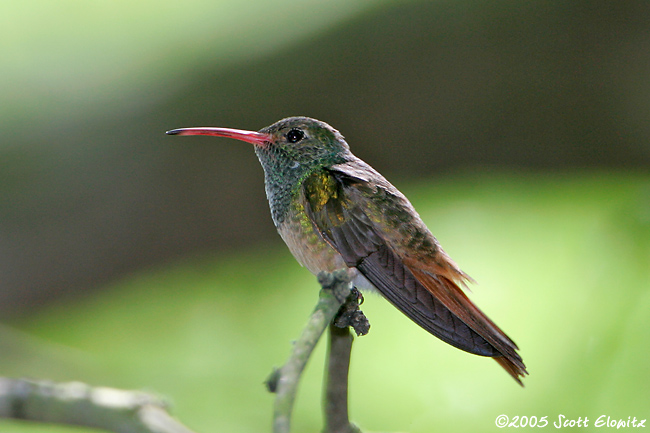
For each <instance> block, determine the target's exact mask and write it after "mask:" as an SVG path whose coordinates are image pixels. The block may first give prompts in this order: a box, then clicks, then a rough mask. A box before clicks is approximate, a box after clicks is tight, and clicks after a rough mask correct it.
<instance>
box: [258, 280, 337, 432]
mask: <svg viewBox="0 0 650 433" xmlns="http://www.w3.org/2000/svg"><path fill="white" fill-rule="evenodd" d="M318 281H319V282H320V284H321V286H322V287H323V289H322V290H321V291H320V294H319V298H318V303H317V304H316V308H314V312H313V313H312V314H311V316H310V318H309V321H308V323H307V326H305V328H304V329H303V331H302V334H301V335H300V338H299V339H298V340H297V341H296V342H295V343H294V346H293V350H292V352H291V356H290V357H289V359H288V360H287V362H286V364H284V366H282V368H280V369H279V370H276V371H274V372H273V373H272V375H271V377H270V378H269V380H268V381H267V385H268V387H269V389H270V390H271V391H274V392H276V393H277V395H276V398H275V405H274V414H273V431H274V432H275V433H289V431H290V429H291V412H292V410H293V402H294V400H295V397H296V391H297V389H298V383H299V381H300V376H301V374H302V371H303V370H304V368H305V365H306V364H307V361H308V360H309V356H310V355H311V352H312V351H313V349H314V347H315V346H316V343H317V342H318V340H319V339H320V337H321V335H322V334H323V331H325V328H327V326H328V325H329V324H330V323H331V322H332V319H333V318H334V316H335V315H336V313H337V312H338V310H339V308H340V307H341V304H342V303H343V301H344V300H345V299H346V298H347V296H348V294H349V293H350V279H349V277H348V274H347V272H345V271H336V272H334V273H332V274H330V273H324V272H322V273H321V274H319V275H318ZM346 329H347V328H346Z"/></svg>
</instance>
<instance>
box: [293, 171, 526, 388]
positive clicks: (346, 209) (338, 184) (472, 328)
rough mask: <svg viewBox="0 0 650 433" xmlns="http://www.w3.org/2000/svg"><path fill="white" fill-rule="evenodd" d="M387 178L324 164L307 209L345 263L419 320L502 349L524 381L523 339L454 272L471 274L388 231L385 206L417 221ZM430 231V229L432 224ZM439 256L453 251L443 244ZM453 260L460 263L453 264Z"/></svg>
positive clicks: (483, 350) (436, 331) (484, 347)
mask: <svg viewBox="0 0 650 433" xmlns="http://www.w3.org/2000/svg"><path fill="white" fill-rule="evenodd" d="M355 169H356V168H355ZM375 173H376V172H375ZM375 173H372V174H375ZM381 182H382V184H383V185H384V186H383V187H382V184H380V185H376V186H369V185H368V184H367V182H365V179H363V176H360V175H359V173H356V172H353V173H351V172H349V171H346V170H344V168H341V167H340V166H339V168H338V169H331V170H324V171H323V172H321V173H318V174H315V175H313V176H311V177H310V178H308V179H307V180H306V181H305V183H304V184H303V185H304V193H305V195H304V196H305V202H306V205H305V209H306V212H307V214H308V215H309V217H310V219H311V220H312V222H313V224H314V226H315V227H316V228H317V229H318V231H319V232H320V234H321V235H322V236H323V238H324V239H325V240H326V241H327V242H328V243H329V244H330V245H331V246H332V247H333V248H334V249H336V250H337V251H338V252H339V254H341V256H342V257H343V259H344V260H345V262H346V264H347V265H348V266H350V267H356V268H357V269H358V270H359V271H360V272H361V273H362V274H363V275H364V276H365V277H366V278H367V279H368V280H369V281H370V282H371V283H372V284H373V285H374V286H375V287H376V288H377V289H378V290H379V291H380V292H381V293H382V295H383V296H384V297H385V298H386V299H388V300H389V301H390V302H391V303H392V304H393V305H395V307H397V308H398V309H399V310H400V311H402V312H403V313H404V314H405V315H407V316H408V317H409V318H410V319H412V320H413V321H414V322H415V323H417V324H418V325H420V326H421V327H422V328H424V329H426V330H427V331H429V332H430V333H432V334H433V335H435V336H437V337H438V338H440V339H441V340H443V341H445V342H447V343H449V344H451V345H453V346H455V347H457V348H459V349H462V350H465V351H467V352H470V353H475V354H478V355H483V356H490V357H496V359H497V361H498V362H499V364H501V365H502V366H503V367H504V368H505V369H506V370H507V371H508V372H509V373H510V374H511V375H512V376H513V377H514V378H515V380H517V381H518V382H519V383H521V381H520V379H519V376H522V375H523V374H525V366H524V365H523V362H522V361H521V358H520V357H519V355H518V354H517V353H516V349H517V347H516V345H515V344H514V342H512V340H510V339H509V338H508V337H507V336H506V335H505V334H504V333H503V332H502V331H501V330H500V329H499V328H498V327H497V326H496V325H494V323H492V322H491V321H490V320H489V319H488V318H487V317H486V316H485V315H484V314H483V313H482V312H481V311H480V310H479V309H478V308H477V307H476V306H474V304H472V303H471V301H470V300H469V299H468V298H467V297H466V296H465V294H464V293H463V292H462V290H461V289H460V288H459V287H458V285H457V284H456V283H455V282H454V278H460V279H461V280H462V279H463V278H466V276H465V275H464V274H462V272H460V271H458V274H457V275H447V273H448V272H444V271H443V272H438V273H436V271H437V270H438V269H439V268H440V266H441V265H440V263H437V264H435V266H422V265H421V264H420V263H418V261H417V260H416V259H414V258H412V257H408V258H407V257H402V256H400V254H399V252H398V251H396V248H395V246H394V245H392V243H391V241H389V240H387V239H386V236H385V232H386V230H383V228H384V227H381V226H380V225H381V224H386V218H385V217H386V215H382V212H386V213H389V214H391V215H394V216H395V217H394V218H393V219H394V220H395V221H397V222H398V223H399V222H401V224H402V225H408V224H410V222H409V218H410V216H408V215H400V214H399V211H400V208H399V207H400V206H402V203H401V200H405V199H404V198H403V197H402V196H401V195H400V196H399V197H396V199H397V200H392V198H393V197H392V195H391V193H395V192H396V190H394V187H392V186H391V185H390V184H388V183H387V181H385V180H384V179H383V178H382V179H381ZM388 189H390V191H388ZM409 206H410V204H409ZM408 210H410V209H407V211H408ZM396 230H399V228H398V227H396ZM425 230H426V228H425ZM406 232H407V233H408V231H406ZM427 234H429V235H430V233H428V230H427ZM414 237H417V236H414ZM431 238H433V237H432V236H431ZM434 241H435V239H434ZM439 258H441V259H443V260H444V259H446V258H447V257H446V254H444V252H443V251H442V250H440V257H439ZM449 262H450V263H451V261H449ZM444 263H445V262H443V265H444ZM425 265H426V263H425ZM449 268H450V269H456V268H455V266H452V265H450V267H449ZM432 271H433V272H432ZM447 271H448V270H447ZM433 286H435V287H433Z"/></svg>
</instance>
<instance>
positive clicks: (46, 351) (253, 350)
mask: <svg viewBox="0 0 650 433" xmlns="http://www.w3.org/2000/svg"><path fill="white" fill-rule="evenodd" d="M397 186H398V187H399V188H400V189H402V190H403V191H404V192H405V193H406V194H407V196H409V198H411V200H412V202H413V203H414V205H415V207H416V208H417V209H418V210H419V211H420V213H421V215H422V217H423V219H424V220H425V221H426V222H427V224H428V225H429V227H430V228H431V229H432V231H433V232H434V234H436V235H437V237H438V239H439V240H440V241H441V243H442V245H443V246H445V249H446V250H447V251H448V252H449V253H450V255H451V256H452V257H453V258H454V259H455V260H456V261H457V262H459V263H460V264H461V265H462V267H463V269H464V270H466V271H467V272H468V273H469V274H470V275H472V276H473V277H474V278H475V279H476V280H477V281H478V282H479V285H478V286H475V287H474V288H473V293H472V294H471V297H472V299H473V300H475V301H476V302H477V304H478V305H479V306H481V308H482V309H483V310H484V311H486V313H488V315H490V316H491V317H492V318H493V319H494V320H495V321H496V322H497V324H499V325H500V326H501V327H502V328H503V329H504V330H506V332H507V333H508V334H509V335H510V336H511V337H512V338H513V339H514V340H515V341H516V342H517V343H518V344H519V346H520V348H521V353H522V355H523V358H524V360H525V362H526V364H527V365H528V367H529V371H530V376H529V377H527V378H526V379H525V385H526V387H525V388H524V389H521V388H519V387H518V386H517V385H516V384H515V383H514V382H513V381H512V380H511V379H510V378H509V377H508V376H507V375H506V374H504V372H503V371H501V370H500V368H499V367H498V366H497V365H496V363H494V362H493V361H490V360H487V359H484V358H480V357H476V356H471V355H468V354H466V353H464V352H461V351H459V350H457V349H454V348H452V347H450V346H447V345H445V344H443V343H441V342H440V341H438V340H436V339H434V338H432V337H431V336H430V335H428V334H427V333H425V332H424V331H422V330H420V329H419V328H417V327H416V326H414V325H413V324H412V323H411V322H410V321H408V320H406V319H405V318H404V317H403V316H402V315H400V314H399V313H398V312H397V311H396V310H395V309H394V308H392V307H391V306H390V305H389V304H388V303H387V302H385V301H383V300H382V299H380V298H379V297H377V296H372V295H368V296H366V302H365V303H364V304H363V309H364V312H365V313H366V315H367V316H368V317H369V319H370V322H371V325H372V328H371V331H370V334H369V335H368V336H366V337H362V338H358V339H356V341H355V346H354V351H353V358H352V367H351V388H350V393H351V403H350V404H351V418H352V419H353V420H354V421H356V422H357V423H359V424H360V425H361V426H362V427H363V428H364V429H365V430H364V431H369V432H372V431H383V432H390V431H409V432H413V433H417V432H422V433H430V432H431V431H454V432H478V431H493V430H494V429H495V428H496V427H495V425H494V421H495V418H496V417H497V416H498V415H500V414H507V415H508V416H510V417H511V418H512V417H513V416H515V415H527V416H533V415H535V416H538V417H541V416H544V415H547V416H548V417H549V421H551V422H553V421H555V420H556V419H557V417H558V415H559V414H563V415H565V416H567V417H570V418H571V417H575V418H577V417H578V416H582V417H585V416H587V417H589V419H590V420H592V422H593V421H594V420H595V419H596V418H597V417H598V416H600V415H601V414H606V415H610V416H612V417H613V418H624V419H627V417H628V416H636V417H637V418H644V417H648V413H649V412H648V409H649V407H648V402H649V401H650V391H649V389H648V387H647V384H648V382H649V381H650V370H649V369H648V367H647V359H648V357H649V356H650V348H649V346H648V344H647V343H648V341H650V333H649V332H650V331H649V330H650V319H649V318H648V314H647V312H648V311H649V310H650V290H649V289H650V177H649V176H648V175H647V173H637V174H634V173H612V172H602V171H601V172H584V173H580V174H574V175H565V174H557V175H524V174H510V175H506V174H496V173H488V172H483V173H472V174H469V173H466V174H464V175H462V176H460V175H459V176H454V177H445V178H443V179H440V180H438V181H436V182H426V183H425V182H422V183H418V184H405V185H402V184H399V183H398V185H397ZM317 289H318V285H317V283H316V281H315V279H314V277H312V276H311V275H310V274H309V273H308V272H307V271H306V270H304V269H300V268H299V266H298V265H297V264H296V263H295V261H294V259H293V258H292V257H291V256H290V254H289V253H288V251H287V250H286V248H284V247H283V246H279V245H276V244H274V245H269V246H262V247H260V248H258V249H257V251H255V252H250V251H241V252H239V253H237V252H234V251H233V252H230V253H221V254H218V255H216V256H201V257H195V258H188V259H186V260H184V261H181V262H178V263H177V264H176V265H174V266H165V267H162V268H152V269H150V270H148V271H145V272H140V273H137V274H134V275H131V276H128V277H125V278H123V279H122V280H121V281H118V282H116V283H114V284H110V285H108V286H106V287H104V288H103V289H102V290H101V291H100V292H95V293H93V294H92V295H88V296H86V297H85V298H79V299H77V300H76V301H74V302H68V303H60V304H58V305H52V306H50V307H48V308H45V309H43V310H42V311H39V312H38V313H36V314H34V315H33V316H31V317H29V318H24V319H20V320H18V319H17V320H14V321H13V322H11V323H7V324H5V325H3V326H2V327H1V328H0V334H1V338H0V353H2V357H0V371H1V372H2V374H3V375H10V376H29V377H38V378H50V379H53V380H57V381H64V380H82V381H86V382H88V383H91V384H94V385H106V386H114V387H123V388H139V389H145V390H148V391H153V392H157V393H161V394H164V395H167V396H169V397H170V398H171V399H172V401H173V404H174V408H175V410H174V413H175V414H176V415H177V416H178V417H179V418H180V419H181V420H182V421H183V422H184V423H186V424H187V425H188V426H190V427H191V428H193V429H195V430H196V431H197V432H209V431H228V432H233V433H235V432H251V433H252V432H260V431H268V429H269V426H270V418H271V407H272V396H271V395H269V394H267V392H266V391H265V389H264V387H263V385H262V382H263V380H264V379H265V378H266V376H267V375H268V373H270V371H271V367H272V366H274V365H280V364H282V362H283V361H284V360H285V358H286V356H287V355H288V353H289V341H291V339H292V338H295V337H296V336H297V335H298V333H299V331H300V330H301V328H302V326H303V324H304V322H305V320H306V316H307V314H308V313H309V312H310V311H311V308H312V306H313V304H314V303H315V301H316V290H317ZM323 347H324V345H323V344H320V345H319V348H318V350H317V352H316V353H315V354H314V357H313V358H312V361H311V363H310V365H309V366H308V370H307V372H306V377H305V379H304V382H303V383H302V386H301V389H300V392H299V396H298V402H297V407H296V418H295V431H319V429H320V387H321V374H322V367H323V356H324V353H323ZM547 428H553V427H552V426H549V427H547ZM0 430H1V431H11V432H15V433H28V432H29V433H36V432H38V433H45V432H47V433H52V432H66V433H67V432H73V431H74V432H81V431H85V430H83V429H77V428H74V429H72V428H59V427H49V426H32V425H30V424H27V423H21V422H13V421H11V422H10V421H0Z"/></svg>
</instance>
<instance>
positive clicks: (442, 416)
mask: <svg viewBox="0 0 650 433" xmlns="http://www.w3.org/2000/svg"><path fill="white" fill-rule="evenodd" d="M0 53H1V54H2V60H1V62H2V68H0V82H1V83H2V85H0V125H2V138H1V139H0V257H1V260H0V375H3V376H11V377H23V376H26V377H31V378H42V379H52V380H57V381H68V380H82V381H86V382H88V383H90V384H93V385H105V386H113V387H121V388H129V389H130V388H138V389H144V390H148V391H152V392H155V393H160V394H163V395H166V396H168V397H169V398H170V399H171V400H172V402H173V405H174V414H175V415H177V416H178V417H179V419H181V420H182V421H183V422H184V423H186V424H187V425H188V426H190V427H191V428H193V429H195V430H196V431H197V432H199V433H200V432H208V431H229V432H260V431H268V430H269V428H270V418H271V406H272V396H271V395H269V394H267V393H266V391H265V390H264V388H263V386H262V382H263V380H264V379H265V378H266V376H267V375H268V373H269V372H270V371H271V368H272V366H274V365H280V364H282V362H284V360H285V359H286V357H287V355H288V353H289V349H290V344H289V342H290V341H291V340H292V339H294V338H296V337H297V336H298V334H299V332H300V330H301V329H302V326H303V325H304V323H305V321H306V318H307V315H308V313H309V312H310V311H311V309H312V307H313V305H314V303H315V302H316V296H317V290H318V285H317V283H316V281H315V279H314V278H313V277H312V276H311V275H310V274H309V273H308V272H307V271H306V270H304V269H302V268H300V267H299V266H298V265H297V264H296V262H295V261H294V259H293V258H292V257H291V255H290V253H289V252H288V251H287V249H286V247H284V245H283V244H282V242H281V240H280V239H279V237H278V236H277V234H276V233H275V229H274V228H273V225H272V223H271V219H270V216H269V214H268V205H267V203H266V199H265V197H264V191H263V179H262V170H261V168H260V167H259V164H258V163H257V161H256V158H255V156H254V154H253V152H252V149H250V147H249V146H248V145H245V144H243V143H239V142H233V141H228V140H225V139H209V138H205V137H194V138H190V139H188V138H177V137H168V136H165V135H164V131H165V130H168V129H172V128H177V127H184V126H203V125H206V126H207V125H210V126H229V127H235V128H242V129H260V128H262V127H264V126H266V125H268V124H271V123H273V122H274V121H276V120H278V119H280V118H282V117H286V116H290V115H308V116H311V117H316V118H319V119H321V120H324V121H326V122H328V123H330V124H332V125H333V126H334V127H336V128H337V129H339V130H340V131H341V132H342V133H343V134H344V135H345V136H346V137H347V139H348V142H349V143H350V144H351V147H352V150H353V151H354V152H355V154H357V155H358V156H360V157H361V158H363V159H364V160H366V161H367V162H369V163H370V164H371V165H373V166H374V167H375V168H377V169H378V170H379V171H380V172H382V173H383V174H384V175H385V176H386V177H387V178H388V179H389V180H391V181H392V182H393V183H394V184H395V185H396V186H397V187H398V188H400V189H401V190H402V191H403V192H404V193H405V194H406V195H407V196H408V197H409V198H410V199H411V201H412V202H413V204H414V205H415V207H416V208H417V209H418V211H419V212H420V214H421V216H422V217H423V219H424V220H425V222H427V224H428V225H429V227H430V228H431V229H432V231H433V232H434V234H435V235H436V236H437V237H438V239H439V240H440V241H441V243H442V244H443V246H444V247H445V249H446V250H447V251H448V252H449V253H450V255H451V256H452V257H453V258H454V259H455V260H456V261H457V262H458V263H459V264H460V265H461V266H462V267H463V269H464V270H465V271H467V272H468V273H469V274H470V275H471V276H472V277H474V279H476V280H477V281H478V282H479V284H478V285H477V286H475V287H474V288H473V293H472V294H471V297H472V299H473V300H475V301H476V302H477V304H478V305H480V307H481V308H482V309H483V310H484V311H486V312H487V313H488V314H489V315H490V316H491V317H492V318H493V319H494V320H495V322H497V324H499V325H500V326H501V327H502V328H503V329H504V330H506V332H507V333H508V334H509V335H510V336H511V337H512V338H513V339H514V340H515V341H516V342H517V343H518V344H519V346H520V347H521V353H522V356H523V358H524V360H525V361H526V364H527V365H528V366H529V371H530V376H529V377H527V378H526V379H525V383H526V388H524V389H520V388H519V387H518V386H517V385H516V384H515V383H514V382H513V381H512V380H511V379H510V378H509V377H508V376H507V375H506V374H504V373H503V371H500V368H499V367H498V366H497V365H496V364H495V363H494V362H493V361H490V360H486V359H483V358H480V357H475V356H470V355H468V354H466V353H463V352H461V351H458V350H456V349H453V348H451V347H449V346H447V345H445V344H443V343H441V342H439V341H438V340H436V339H434V338H432V337H431V336H429V335H428V334H426V333H425V332H424V331H422V330H420V329H419V328H418V327H417V326H415V325H413V324H412V323H410V322H409V321H408V320H407V319H405V318H404V317H403V316H401V314H400V313H399V312H397V311H396V310H395V309H394V308H393V307H391V306H390V305H388V303H386V302H385V301H383V300H382V299H381V298H379V297H377V296H367V297H366V302H365V303H364V307H363V308H364V311H365V312H366V314H367V316H368V317H369V319H370V322H371V324H372V329H371V332H370V334H369V335H368V336H366V337H363V338H359V339H357V340H356V342H355V347H354V352H353V360H352V366H351V370H352V371H351V384H350V387H351V389H350V393H351V396H350V398H351V402H350V405H351V408H350V411H351V417H352V419H353V420H354V421H356V422H357V423H358V424H359V425H361V426H362V427H363V428H364V429H365V430H367V431H375V432H379V431H381V432H398V431H399V432H406V431H408V432H422V433H428V432H433V431H458V432H477V431H494V430H498V428H497V427H496V426H495V418H496V417H497V416H498V415H500V414H506V415H508V416H509V417H511V418H512V417H514V416H516V415H520V416H522V415H526V416H537V417H542V416H545V415H546V416H548V419H549V420H550V421H551V423H552V422H553V421H555V420H557V417H558V416H559V415H560V414H562V415H565V416H566V417H569V418H577V417H579V416H581V417H583V418H584V417H585V416H586V417H589V419H590V420H591V423H592V424H591V426H592V428H593V422H594V421H595V419H596V418H597V417H598V416H600V415H602V414H605V415H608V416H611V417H612V418H617V419H620V418H622V419H625V420H627V418H628V416H632V417H634V416H636V417H637V418H648V417H650V391H649V389H650V388H649V387H648V384H649V382H650V367H648V363H647V359H648V357H649V356H650V346H649V344H648V343H649V341H650V331H649V329H650V319H649V318H648V311H649V310H650V290H649V289H650V172H649V170H648V167H649V164H650V142H649V140H648V137H650V61H649V59H650V57H649V56H648V53H650V3H647V2H645V1H636V2H635V1H621V2H605V1H595V2H586V1H584V2H581V1H578V2H569V1H566V2H563V1H559V2H543V1H527V2H521V1H495V2H490V3H485V2H477V1H436V2H424V1H405V2H399V3H397V2H388V1H364V2H343V1H339V0H334V1H329V2H322V1H303V2H298V1H295V0H275V1H262V0H257V1H252V2H234V1H220V2H207V1H201V0H193V1H189V2H184V3H181V2H167V1H160V2H151V1H141V2H128V3H127V2H123V1H111V2H106V1H90V2H89V1H83V2H82V1H71V0H62V1H57V2H49V1H45V0H42V1H36V0H33V1H32V0H27V1H23V2H4V3H2V5H0ZM321 346H323V345H321ZM323 355H324V349H323V347H319V349H318V351H317V352H316V353H315V355H314V357H313V359H312V361H311V363H310V365H309V366H308V370H307V372H306V377H305V379H304V382H303V383H302V386H301V388H300V394H299V396H298V401H297V407H296V417H295V431H301V432H302V431H319V430H320V428H321V415H320V391H321V374H322V367H323ZM546 428H554V427H553V426H552V425H549V426H548V427H546ZM586 430H589V429H585V431H586ZM0 431H2V432H5V431H6V432H18V433H27V432H29V433H35V432H48V433H51V432H73V431H74V432H81V431H89V430H84V429H79V428H72V427H59V426H44V425H36V424H30V423H24V422H16V421H5V420H2V421H0Z"/></svg>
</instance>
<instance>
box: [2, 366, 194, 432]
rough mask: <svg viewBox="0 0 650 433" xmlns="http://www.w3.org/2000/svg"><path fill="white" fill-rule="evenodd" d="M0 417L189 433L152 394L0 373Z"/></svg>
mask: <svg viewBox="0 0 650 433" xmlns="http://www.w3.org/2000/svg"><path fill="white" fill-rule="evenodd" d="M0 417H3V418H16V419H24V420H30V421H40V422H49V423H59V424H75V425H82V426H88V427H95V428H99V429H102V430H107V431H112V432H115V433H192V431H191V430H190V429H188V428H187V427H185V426H184V425H182V424H181V423H179V422H178V421H176V420H175V419H174V418H172V417H171V416H170V415H169V413H168V412H167V406H166V404H165V403H164V402H163V401H162V400H160V399H159V398H156V397H154V396H152V395H149V394H145V393H143V392H138V391H124V390H119V389H113V388H103V387H96V388H93V387H91V386H89V385H86V384H84V383H81V382H70V383H58V384H57V383H52V382H46V381H39V382H36V381H31V380H26V379H8V378H0Z"/></svg>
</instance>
